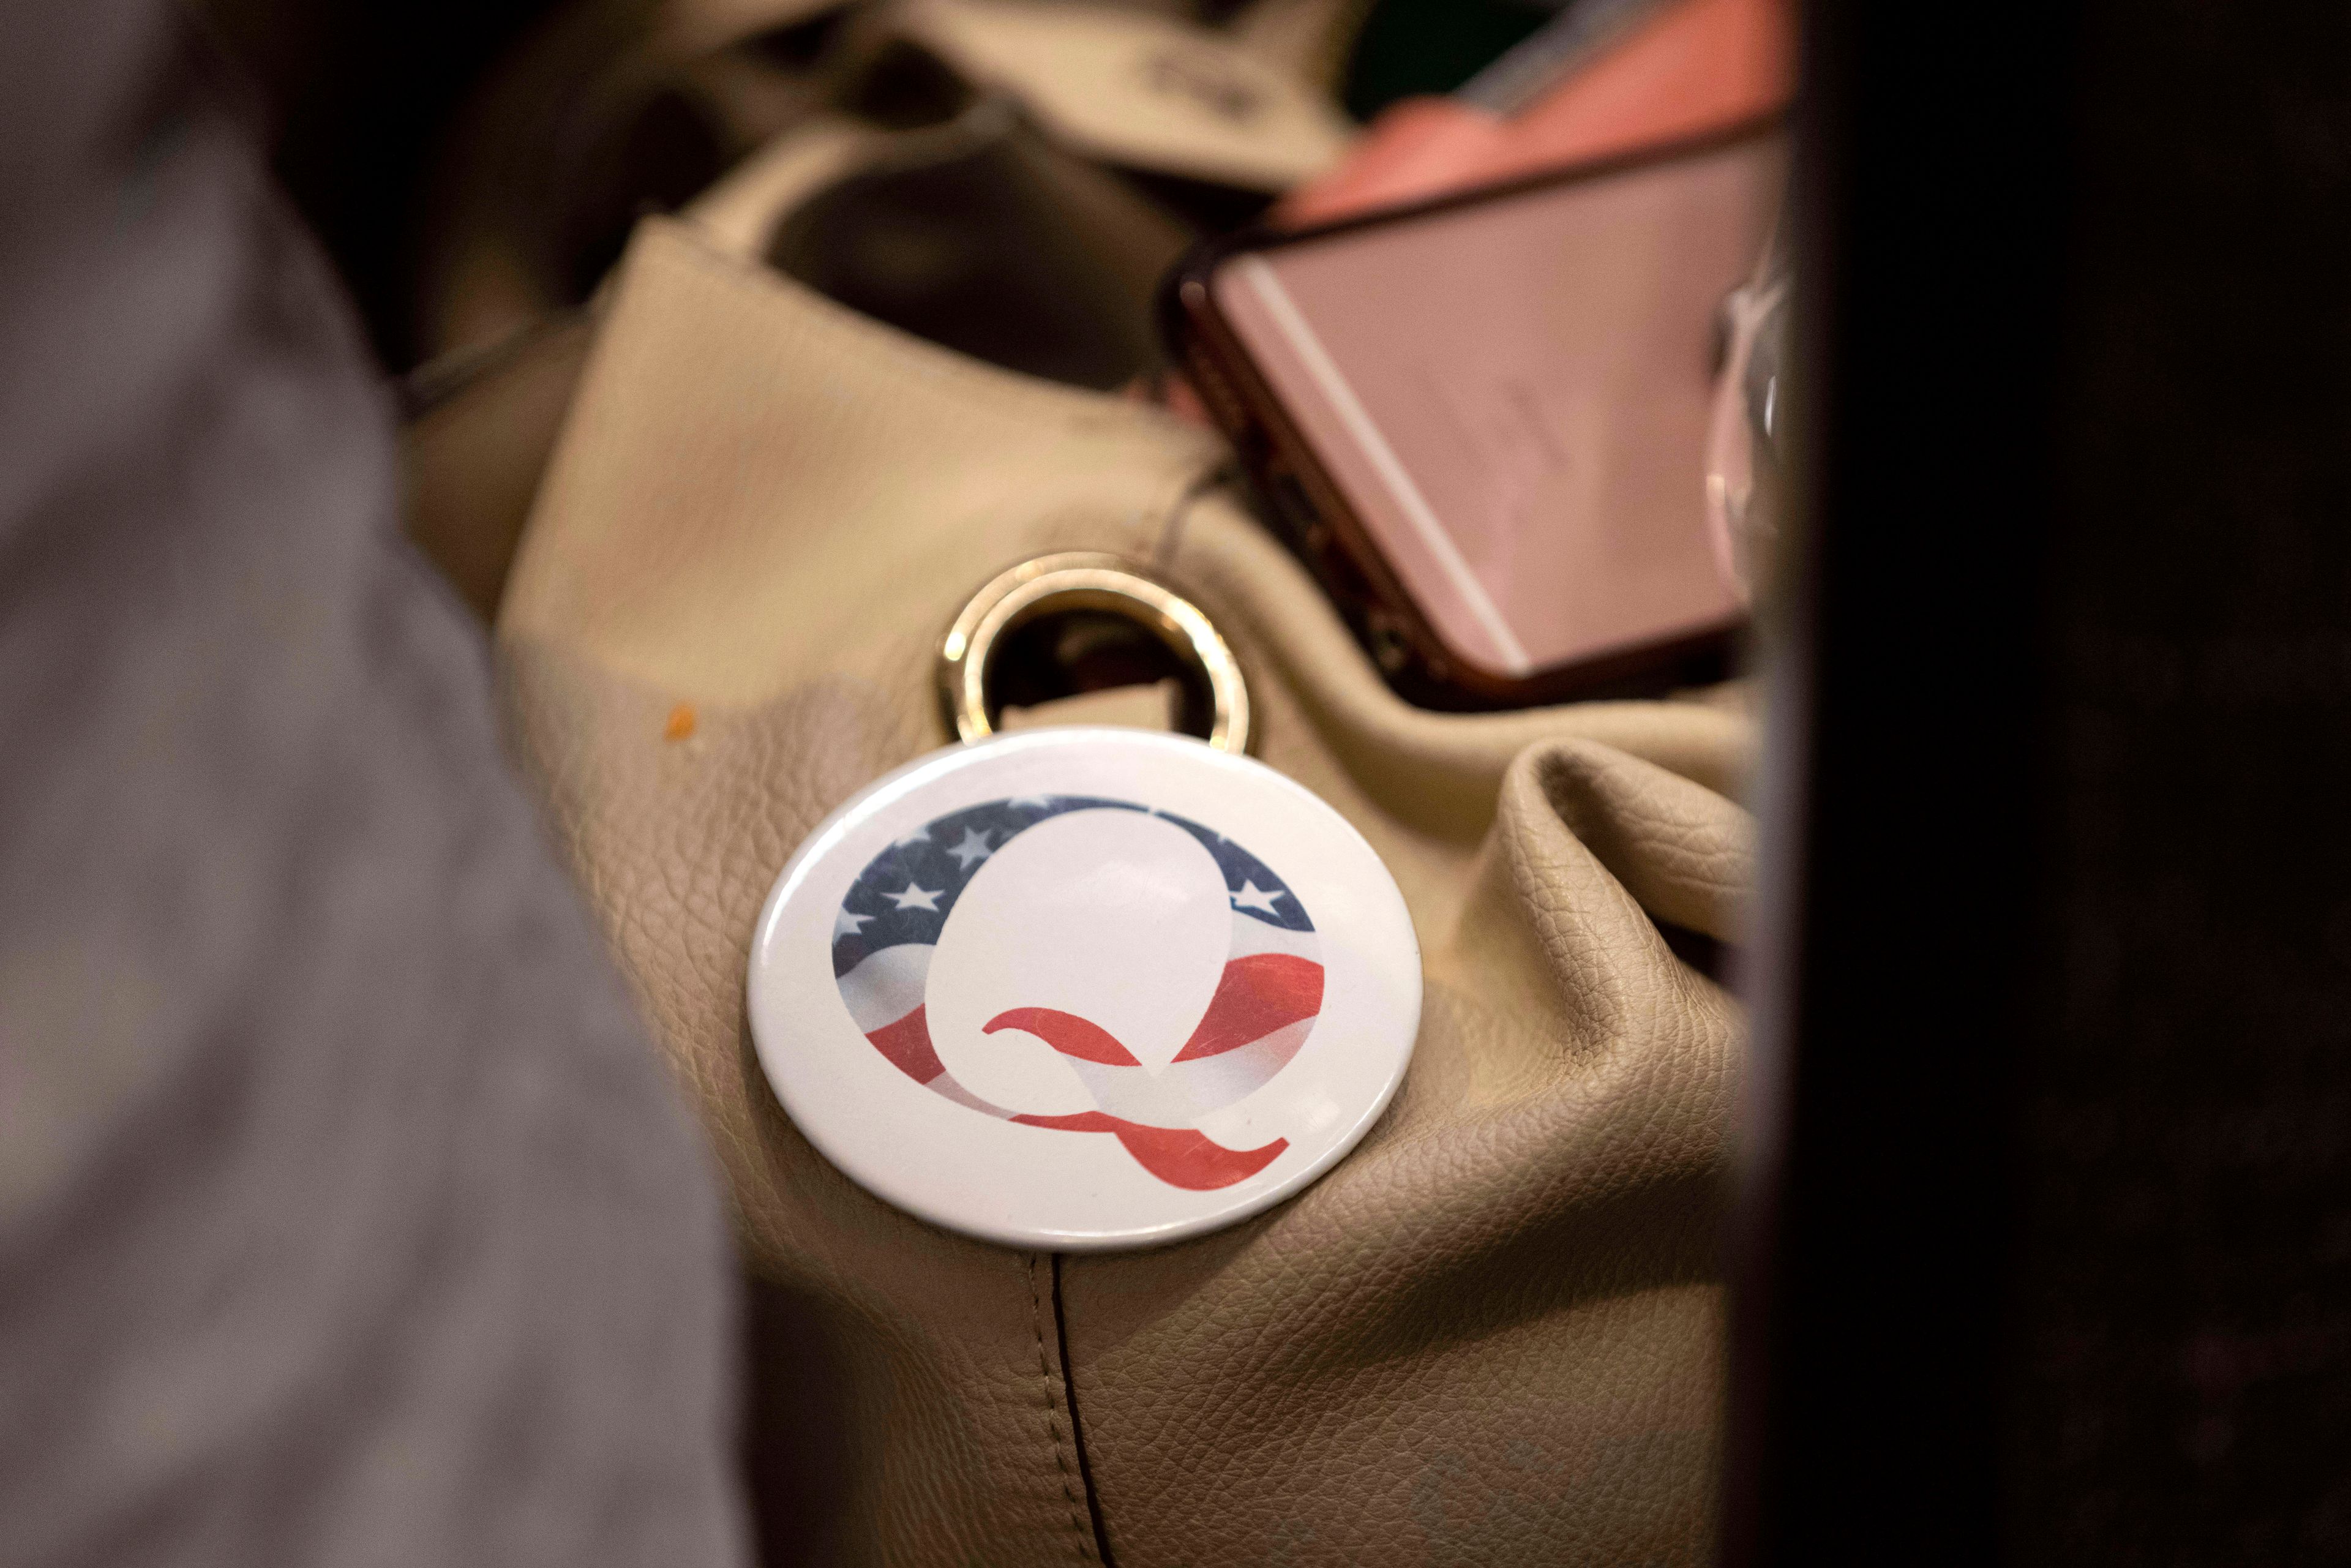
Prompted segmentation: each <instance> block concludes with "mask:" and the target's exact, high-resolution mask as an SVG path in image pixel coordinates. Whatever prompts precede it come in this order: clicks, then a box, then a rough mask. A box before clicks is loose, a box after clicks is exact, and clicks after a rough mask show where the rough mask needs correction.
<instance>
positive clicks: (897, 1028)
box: [865, 1008, 947, 1083]
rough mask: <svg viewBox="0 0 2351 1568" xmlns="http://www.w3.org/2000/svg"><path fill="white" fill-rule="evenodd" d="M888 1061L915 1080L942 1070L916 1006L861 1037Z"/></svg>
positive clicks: (928, 1078)
mask: <svg viewBox="0 0 2351 1568" xmlns="http://www.w3.org/2000/svg"><path fill="white" fill-rule="evenodd" d="M865 1038H866V1039H868V1040H872V1042H873V1049H874V1050H876V1051H880V1052H881V1053H882V1054H883V1055H884V1056H886V1057H888V1058H889V1059H890V1064H891V1065H892V1066H893V1067H895V1068H896V1069H897V1070H898V1071H901V1072H903V1073H904V1074H905V1075H906V1076H907V1077H909V1078H911V1079H913V1080H914V1082H917V1083H928V1082H930V1081H931V1080H932V1079H934V1078H936V1077H937V1076H939V1074H941V1073H943V1072H945V1071H946V1070H947V1068H946V1062H944V1061H940V1060H939V1053H938V1052H937V1051H935V1050H934V1049H933V1048H932V1045H931V1026H930V1023H929V1021H928V1020H927V1019H925V1018H924V1017H923V1009H921V1008H916V1009H914V1011H913V1012H910V1013H908V1014H907V1015H906V1016H905V1017H904V1018H902V1019H899V1020H898V1021H897V1022H896V1023H888V1024H883V1026H882V1027H881V1028H880V1029H877V1030H874V1031H873V1032H872V1034H869V1035H867V1036H866V1037H865Z"/></svg>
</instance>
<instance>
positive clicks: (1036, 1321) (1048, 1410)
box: [1028, 1252, 1101, 1563]
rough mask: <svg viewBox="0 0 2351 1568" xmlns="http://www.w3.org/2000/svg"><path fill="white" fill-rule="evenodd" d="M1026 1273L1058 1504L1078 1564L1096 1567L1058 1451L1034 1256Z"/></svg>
mask: <svg viewBox="0 0 2351 1568" xmlns="http://www.w3.org/2000/svg"><path fill="white" fill-rule="evenodd" d="M1028 1271H1029V1333H1031V1334H1032V1335H1034V1336H1035V1338H1036V1341H1037V1375H1038V1377H1039V1378H1040V1379H1041V1380H1042V1381H1043V1383H1044V1385H1045V1437H1046V1440H1047V1441H1048V1442H1050V1443H1051V1444H1052V1446H1053V1468H1054V1469H1057V1470H1059V1471H1060V1472H1061V1500H1062V1501H1063V1502H1065V1503H1067V1504H1068V1505H1069V1509H1070V1533H1071V1536H1073V1537H1074V1538H1075V1545H1076V1548H1077V1554H1078V1561H1079V1562H1081V1563H1097V1562H1100V1561H1101V1559H1100V1558H1098V1557H1097V1556H1096V1555H1095V1554H1094V1550H1093V1541H1092V1531H1089V1530H1087V1528H1086V1522H1085V1521H1086V1517H1087V1513H1088V1510H1086V1509H1085V1508H1083V1507H1081V1505H1080V1503H1079V1500H1078V1494H1077V1491H1076V1490H1075V1489H1074V1488H1073V1486H1072V1485H1071V1480H1072V1478H1071V1474H1070V1461H1069V1457H1068V1456H1067V1455H1066V1454H1064V1453H1063V1452H1062V1451H1061V1424H1060V1423H1059V1422H1057V1421H1055V1420H1054V1419H1053V1405H1054V1388H1053V1364H1052V1362H1051V1360H1050V1358H1049V1357H1048V1356H1047V1354H1046V1352H1045V1308H1044V1301H1043V1299H1042V1297H1041V1296H1040V1293H1039V1291H1038V1289H1037V1254H1036V1253H1034V1252H1031V1253H1029V1257H1028ZM1066 1370H1067V1369H1066V1368H1065V1369H1064V1372H1065V1373H1066Z"/></svg>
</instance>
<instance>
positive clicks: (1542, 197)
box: [1168, 125, 1787, 706]
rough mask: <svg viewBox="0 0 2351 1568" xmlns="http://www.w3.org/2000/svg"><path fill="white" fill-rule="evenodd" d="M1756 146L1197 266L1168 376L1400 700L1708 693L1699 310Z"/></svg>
mask: <svg viewBox="0 0 2351 1568" xmlns="http://www.w3.org/2000/svg"><path fill="white" fill-rule="evenodd" d="M1786 162H1787V153H1786V145H1785V138H1784V135H1783V134H1782V131H1780V130H1779V129H1778V127H1777V126H1776V125H1763V126H1757V127H1749V128H1746V129H1744V130H1741V131H1737V132H1733V133H1730V134H1728V135H1724V136H1718V137H1711V138H1708V139H1705V140H1703V141H1697V142H1691V143H1683V144H1680V145H1677V146H1674V147H1670V148H1666V149H1662V150H1658V151H1655V152H1645V153H1641V154H1636V155H1634V156H1631V157H1625V158H1618V159H1613V160H1610V161H1608V162H1604V163H1601V164H1597V165H1592V166H1587V167H1584V168H1581V169H1577V170H1573V171H1570V172H1564V173H1561V174H1557V175H1551V176H1545V177H1543V178H1541V179H1540V180H1537V181H1534V182H1531V183H1523V184H1516V185H1511V186H1509V187H1505V188H1501V189H1497V190H1490V191H1486V192H1481V193H1472V194H1470V195H1467V196H1459V197H1454V198H1449V199H1447V200H1446V201H1444V202H1441V203H1437V204H1431V205H1428V206H1424V207H1418V208H1414V209H1411V210H1408V211H1404V212H1398V213H1392V214H1379V215H1376V216H1373V217H1368V218H1359V219H1355V220H1352V221H1349V222H1346V223H1342V224H1337V225H1331V226H1328V227H1324V228H1319V229H1313V230H1308V231H1304V232H1301V233H1294V234H1259V235H1248V236H1243V237H1242V238H1240V239H1238V240H1234V241H1229V242H1226V243H1224V244H1221V245H1217V246H1212V247H1210V248H1209V249H1207V250H1206V251H1204V252H1202V253H1200V254H1199V255H1197V256H1195V257H1194V258H1193V260H1192V261H1190V262H1189V263H1188V264H1187V265H1186V267H1184V268H1183V269H1181V270H1180V271H1179V272H1178V274H1177V276H1176V277H1175V281H1174V284H1173V287H1172V288H1171V290H1170V294H1169V300H1170V307H1171V308H1170V309H1169V311H1168V324H1169V328H1170V331H1171V334H1172V335H1173V336H1174V338H1175V358H1176V360H1177V362H1178V363H1180V364H1181V365H1182V366H1183V368H1184V370H1185V371H1186V373H1187V374H1188V375H1189V377H1190V379H1191V381H1192V382H1193V383H1194V385H1195V387H1196V389H1197V391H1198V392H1199V393H1200V396H1201V399H1202V401H1203V402H1205V403H1206V404H1207V407H1208V409H1209V411H1210V413H1212V415H1213V416H1214V417H1215V418H1216V419H1217V423H1219V424H1220V425H1222V426H1223V427H1224V428H1225V430H1226V432H1227V434H1229V435H1231V436H1232V437H1233V439H1234V441H1235V443H1236V444H1237V445H1238V449H1239V451H1240V453H1241V455H1242V457H1243V460H1244V462H1245V463H1246V464H1247V465H1248V466H1249V469H1250V471H1251V473H1252V475H1253V476H1255V478H1256V479H1257V481H1258V483H1259V487H1260V489H1261V490H1262V491H1263V493H1264V495H1265V497H1266V498H1267V500H1268V502H1269V505H1270V507H1271V508H1272V509H1273V511H1274V512H1275V514H1276V516H1277V518H1278V519H1279V520H1280V522H1282V523H1283V524H1284V525H1285V527H1286V528H1288V530H1289V531H1290V534H1291V536H1292V539H1293V542H1294V543H1295V544H1296V545H1297V546H1298V547H1299V548H1300V549H1301V553H1302V554H1303V555H1304V556H1305V557H1306V559H1308V560H1309V562H1310V563H1311V565H1313V566H1314V567H1315V569H1316V570H1317V571H1318V573H1319V574H1320V575H1321V577H1322V580H1323V583H1324V585H1325V587H1326V588H1328V589H1329V590H1330V591H1331V592H1332V595H1333V597H1334V598H1336V599H1337V600H1338V601H1339V602H1340V604H1341V606H1342V608H1343V609H1344V610H1346V611H1347V612H1348V613H1349V615H1350V618H1351V620H1353V622H1354V623H1355V625H1356V627H1357V630H1358V632H1359V633H1360V634H1362V635H1363V636H1364V639H1365V641H1366V643H1367V644H1368V645H1369V647H1370V648H1371V650H1372V652H1373V653H1374V657H1375V658H1377V660H1378V661H1379V663H1380V664H1381V666H1382V668H1383V669H1384V670H1385V671H1386V672H1387V673H1388V674H1389V676H1390V677H1391V679H1392V680H1394V681H1395V682H1396V684H1397V685H1399V687H1400V688H1401V689H1404V690H1405V692H1406V693H1407V695H1413V696H1415V697H1416V698H1417V699H1419V700H1423V701H1426V702H1429V703H1432V704H1435V705H1437V706H1508V705H1514V704H1526V703H1533V702H1546V701H1559V700H1563V699H1566V698H1569V697H1574V696H1586V695H1604V694H1607V693H1613V692H1627V691H1637V690H1649V689H1658V688H1662V687H1666V686H1671V685H1681V684H1689V683H1692V682H1696V681H1701V680H1705V679H1708V678H1711V677H1712V676H1714V675H1718V674H1720V673H1721V672H1722V670H1723V669H1724V668H1725V667H1726V664H1727V659H1728V654H1729V645H1730V642H1731V639H1732V637H1733V635H1734V634H1735V632H1737V630H1738V629H1739V627H1740V623H1741V622H1742V620H1743V610H1742V608H1741V603H1740V595H1739V593H1738V591H1737V586H1736V584H1734V583H1733V582H1732V581H1731V580H1729V577H1728V576H1727V575H1726V574H1725V572H1724V571H1723V570H1722V567H1721V564H1720V561H1719V556H1718V554H1717V553H1716V551H1715V550H1714V549H1713V547H1712V544H1711V542H1710V538H1709V536H1708V531H1707V509H1706V491H1705V472H1706V462H1705V455H1706V444H1707V431H1708V415H1709V406H1710V399H1711V393H1712V389H1713V381H1714V374H1715V361H1716V360H1717V358H1718V357H1719V344H1718V332H1717V327H1716V322H1717V320H1718V318H1719V312H1720V309H1721V307H1722V303H1723V300H1724V298H1725V297H1726V296H1727V295H1729V293H1730V291H1731V290H1732V289H1733V288H1735V287H1738V286H1739V285H1740V283H1741V282H1743V281H1744V280H1745V279H1746V277H1748V275H1749V274H1750V272H1751V271H1752V269H1753V267H1754V265H1755V258H1756V256H1758V255H1759V254H1760V253H1761V251H1762V249H1763V247H1764V245H1765V243H1766V241H1767V239H1768V238H1769V235H1770V233H1771V226H1772V224H1773V222H1774V220H1775V219H1776V217H1777V214H1778V209H1779V204H1780V199H1781V193H1782V184H1783V182H1784V180H1785V175H1786Z"/></svg>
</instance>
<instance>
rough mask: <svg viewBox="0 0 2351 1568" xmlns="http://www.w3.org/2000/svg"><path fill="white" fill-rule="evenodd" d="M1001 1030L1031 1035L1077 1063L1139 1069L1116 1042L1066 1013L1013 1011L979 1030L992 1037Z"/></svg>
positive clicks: (1097, 1027) (1095, 1026)
mask: <svg viewBox="0 0 2351 1568" xmlns="http://www.w3.org/2000/svg"><path fill="white" fill-rule="evenodd" d="M1000 1029H1017V1030H1022V1031H1023V1032H1024V1033H1028V1034H1033V1035H1035V1036H1036V1037H1037V1038H1038V1039H1039V1040H1043V1041H1044V1042H1045V1043H1046V1044H1047V1045H1050V1046H1051V1047H1052V1048H1053V1049H1054V1050H1055V1051H1060V1052H1061V1054H1062V1055H1063V1056H1074V1057H1076V1058H1077V1059H1078V1060H1079V1061H1099V1062H1102V1063H1104V1064H1105V1065H1107V1066H1111V1067H1140V1066H1142V1065H1143V1063H1141V1062H1139V1061H1135V1060H1134V1054H1133V1053H1132V1052H1130V1051H1128V1050H1127V1049H1126V1047H1124V1046H1123V1045H1121V1044H1119V1042H1118V1038H1117V1037H1116V1036H1115V1035H1113V1034H1112V1033H1111V1032H1110V1030H1106V1029H1104V1028H1102V1025H1100V1024H1098V1023H1090V1022H1088V1021H1087V1020H1086V1019H1081V1018H1080V1017H1079V1016H1078V1015H1077V1014H1075V1013H1065V1012H1061V1011H1058V1010H1056V1009H1052V1008H1014V1009H1012V1010H1011V1011H1010V1012H1004V1013H998V1014H997V1015H996V1016H995V1017H994V1018H992V1019H988V1020H987V1022H986V1023H985V1024H983V1025H981V1026H980V1032H981V1033H982V1034H994V1033H995V1032H996V1031H997V1030H1000Z"/></svg>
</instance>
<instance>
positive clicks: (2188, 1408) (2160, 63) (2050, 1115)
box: [1723, 0, 2351, 1568]
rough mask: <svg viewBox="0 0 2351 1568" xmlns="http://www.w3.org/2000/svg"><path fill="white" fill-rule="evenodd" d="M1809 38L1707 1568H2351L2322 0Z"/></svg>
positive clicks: (1980, 14)
mask: <svg viewBox="0 0 2351 1568" xmlns="http://www.w3.org/2000/svg"><path fill="white" fill-rule="evenodd" d="M1806 47H1807V58H1806V60H1805V66H1804V68H1805V73H1806V76H1807V85H1806V93H1807V96H1808V99H1809V107H1810V110H1811V113H1812V116H1813V118H1812V120H1811V124H1810V126H1809V140H1808V142H1807V145H1806V149H1805V153H1804V157H1803V163H1802V170H1801V172H1800V174H1799V205H1798V211H1799V212H1800V214H1802V216H1803V218H1804V219H1805V220H1806V221H1805V222H1804V223H1803V224H1802V225H1801V226H1800V232H1799V244H1800V252H1799V260H1798V279H1799V287H1800V288H1801V289H1802V290H1803V291H1804V293H1803V295H1802V302H1801V305H1800V308H1799V323H1800V324H1799V332H1800V334H1801V340H1802V342H1803V344H1804V357H1803V358H1802V359H1801V360H1800V361H1799V366H1800V368H1802V367H1804V366H1809V367H1810V368H1811V369H1812V371H1813V381H1812V382H1811V383H1810V385H1809V388H1808V389H1804V390H1802V391H1800V392H1799V394H1798V397H1797V402H1796V406H1795V411H1794V412H1795V414H1796V416H1797V417H1798V418H1799V419H1800V421H1801V422H1802V423H1801V424H1800V435H1799V448H1798V449H1799V451H1800V452H1801V451H1804V450H1807V443H1808V444H1809V446H1808V449H1809V452H1810V460H1809V463H1808V465H1806V466H1805V468H1804V469H1803V471H1802V477H1803V482H1804V487H1805V489H1806V491H1807V492H1808V494H1809V497H1810V507H1811V528H1812V532H1811V534H1810V536H1809V538H1808V539H1807V540H1805V541H1803V542H1802V543H1801V544H1800V545H1799V556H1800V560H1799V563H1798V564H1799V568H1800V570H1798V572H1797V573H1796V575H1795V576H1794V578H1793V580H1792V583H1791V585H1790V586H1791V588H1792V593H1791V595H1790V602H1791V604H1792V614H1791V615H1790V617H1789V621H1788V624H1787V626H1786V628H1785V632H1784V640H1783V646H1782V648H1781V649H1780V655H1781V656H1780V659H1779V672H1780V676H1781V692H1780V701H1779V703H1778V705H1777V706H1776V707H1775V712H1774V718H1775V721H1776V723H1777V726H1778V727H1777V732H1776V740H1775V742H1774V745H1775V746H1776V748H1777V750H1776V755H1775V756H1774V757H1773V758H1772V762H1771V771H1770V784H1769V786H1768V790H1769V793H1768V795H1767V799H1766V800H1765V802H1764V808H1765V821H1766V822H1767V824H1768V831H1769V832H1770V833H1771V834H1772V835H1774V836H1773V838H1772V840H1771V846H1770V849H1769V852H1768V854H1767V871H1766V876H1765V886H1764V894H1763V900H1762V902H1763V906H1764V910H1765V919H1766V925H1765V926H1764V933H1765V936H1767V938H1768V941H1767V945H1766V953H1765V956H1764V959H1763V961H1762V963H1761V975H1760V980H1761V984H1760V988H1759V993H1760V994H1759V998H1758V1016H1757V1033H1758V1037H1759V1038H1758V1040H1757V1051H1756V1058H1757V1060H1756V1066H1755V1071H1754V1073H1753V1076H1752V1079H1751V1081H1750V1105H1749V1112H1750V1115H1749V1117H1748V1121H1747V1124H1746V1129H1745V1138H1746V1153H1745V1160H1746V1185H1745V1193H1744V1202H1745V1213H1746V1221H1747V1223H1746V1226H1745V1228H1744V1229H1743V1231H1742V1232H1741V1240H1742V1245H1743V1246H1744V1248H1745V1249H1746V1255H1745V1257H1744V1258H1743V1260H1742V1268H1741V1272H1740V1285H1741V1293H1740V1301H1739V1305H1738V1309H1737V1310H1738V1314H1739V1322H1738V1328H1737V1336H1736V1343H1735V1350H1734V1383H1735V1393H1734V1432H1733V1435H1732V1448H1731V1457H1730V1462H1729V1478H1728V1485H1729V1491H1728V1508H1727V1517H1726V1521H1725V1531H1726V1534H1725V1552H1724V1557H1723V1561H1725V1562H1726V1563H1734V1564H1739V1565H1741V1568H1747V1565H1756V1564H1765V1563H1771V1564H1778V1563H1791V1564H1792V1563H1805V1564H1818V1563H1846V1562H1873V1563H1875V1562H1882V1561H1886V1560H1887V1559H1888V1558H1889V1557H1891V1558H1894V1559H1897V1560H1899V1561H1902V1562H1906V1563H1910V1562H1930V1563H1942V1562H1949V1563H1994V1562H2007V1563H2086V1562H2095V1563H2197V1564H2221V1563H2248V1564H2251V1563H2260V1564H2264V1565H2280V1564H2292V1563H2342V1562H2345V1561H2351V1459H2346V1456H2351V812H2346V805H2347V804H2351V630H2346V627H2351V613H2346V607H2347V606H2351V529H2346V527H2345V523H2344V502H2343V481H2342V468H2343V455H2344V449H2345V432H2346V430H2351V312H2346V310H2345V308H2344V304H2343V298H2344V295H2343V279H2344V278H2345V277H2346V276H2351V65H2346V62H2351V11H2346V10H2345V9H2344V8H2343V7H2340V6H2331V7H2322V6H2306V7H2252V6H2231V5H2214V4H2191V5H2179V6H2172V7H2155V8H2149V7H2146V6H2138V5H2116V4H2113V3H2111V0H2106V3H2101V4H2090V5H2066V6H2062V7H2059V8H2057V9H2056V10H2055V11H2053V12H2051V11H2043V12H2041V13H2038V14H2036V16H2035V17H2034V18H2033V25H2032V26H2031V27H2029V28H2020V26H2019V24H2018V21H2017V19H2016V17H2015V16H2011V15H2008V14H1995V13H1992V12H1989V11H1970V10H1966V9H1961V10H1959V11H1952V10H1949V9H1948V8H1945V9H1938V10H1934V11H1922V10H1918V9H1916V8H1903V7H1889V6H1884V5H1862V4H1855V3H1853V0H1822V3H1821V4H1818V5H1815V6H1814V7H1813V12H1812V17H1811V37H1810V38H1809V40H1808V43H1807V46H1806ZM1800 516H1801V514H1800Z"/></svg>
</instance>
